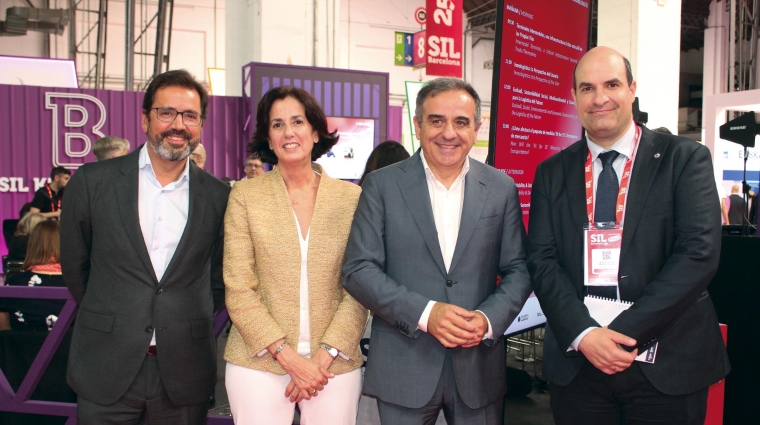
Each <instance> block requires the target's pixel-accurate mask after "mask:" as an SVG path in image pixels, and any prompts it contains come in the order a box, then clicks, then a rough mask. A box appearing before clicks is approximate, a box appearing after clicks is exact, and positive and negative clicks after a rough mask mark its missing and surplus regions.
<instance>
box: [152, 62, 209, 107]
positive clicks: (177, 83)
mask: <svg viewBox="0 0 760 425" xmlns="http://www.w3.org/2000/svg"><path fill="white" fill-rule="evenodd" d="M164 87H182V88H185V89H191V90H195V91H196V92H198V96H199V97H200V98H201V110H200V113H201V117H202V118H206V108H207V107H208V92H207V91H206V89H205V88H204V87H203V85H201V83H199V82H198V81H196V80H195V77H193V75H192V74H191V73H189V72H187V71H186V70H184V69H175V70H172V71H166V72H164V73H163V74H159V75H156V76H155V78H153V79H152V80H151V81H150V84H148V88H147V89H146V90H145V97H143V104H142V109H143V113H144V114H145V115H150V108H152V107H153V102H154V101H155V100H156V92H157V91H158V89H162V88H164Z"/></svg>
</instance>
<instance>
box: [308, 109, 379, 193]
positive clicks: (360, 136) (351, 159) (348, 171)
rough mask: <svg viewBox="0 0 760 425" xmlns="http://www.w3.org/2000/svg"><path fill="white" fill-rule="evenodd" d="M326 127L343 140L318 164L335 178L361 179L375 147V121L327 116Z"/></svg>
mask: <svg viewBox="0 0 760 425" xmlns="http://www.w3.org/2000/svg"><path fill="white" fill-rule="evenodd" d="M327 128H328V130H329V131H334V130H337V131H338V135H339V136H340V138H339V139H338V143H336V144H335V146H333V147H332V149H330V150H329V151H328V152H327V153H325V154H324V155H322V157H321V158H319V159H317V163H318V164H319V165H321V166H322V167H323V168H324V169H325V172H326V173H327V175H328V176H330V177H332V178H335V179H343V180H359V179H360V178H361V176H362V173H363V172H364V166H365V165H367V159H369V155H370V154H371V153H372V149H374V147H375V120H370V119H361V118H337V117H327Z"/></svg>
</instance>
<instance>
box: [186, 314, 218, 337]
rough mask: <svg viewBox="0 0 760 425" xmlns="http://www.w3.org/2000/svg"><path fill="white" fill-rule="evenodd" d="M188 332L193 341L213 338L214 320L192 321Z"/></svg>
mask: <svg viewBox="0 0 760 425" xmlns="http://www.w3.org/2000/svg"><path fill="white" fill-rule="evenodd" d="M190 330H191V333H192V335H193V338H195V339H201V338H208V337H210V336H214V319H213V318H211V319H198V320H193V321H192V322H191V324H190Z"/></svg>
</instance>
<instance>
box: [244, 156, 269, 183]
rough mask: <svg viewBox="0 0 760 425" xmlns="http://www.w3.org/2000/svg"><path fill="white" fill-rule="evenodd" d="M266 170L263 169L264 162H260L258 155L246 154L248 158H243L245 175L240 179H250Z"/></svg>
mask: <svg viewBox="0 0 760 425" xmlns="http://www.w3.org/2000/svg"><path fill="white" fill-rule="evenodd" d="M266 172H267V170H265V169H264V163H263V162H261V159H260V158H259V157H258V156H256V155H255V154H254V155H248V158H246V160H245V177H243V178H242V179H241V180H248V179H252V178H254V177H258V176H260V175H262V174H264V173H266Z"/></svg>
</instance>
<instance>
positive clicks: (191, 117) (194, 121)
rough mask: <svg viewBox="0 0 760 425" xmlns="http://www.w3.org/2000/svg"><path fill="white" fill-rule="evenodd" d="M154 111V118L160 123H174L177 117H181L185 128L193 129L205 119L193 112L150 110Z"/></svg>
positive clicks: (170, 109)
mask: <svg viewBox="0 0 760 425" xmlns="http://www.w3.org/2000/svg"><path fill="white" fill-rule="evenodd" d="M150 109H151V110H154V109H155V110H156V118H158V120H159V121H161V122H174V120H175V119H177V115H182V122H183V123H185V125H187V126H191V127H195V126H198V125H201V122H203V119H204V118H206V117H204V116H203V115H201V114H199V113H197V112H194V111H182V112H180V111H178V110H176V109H174V108H150Z"/></svg>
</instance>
